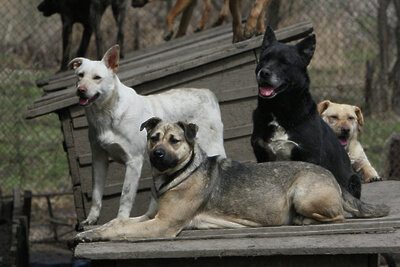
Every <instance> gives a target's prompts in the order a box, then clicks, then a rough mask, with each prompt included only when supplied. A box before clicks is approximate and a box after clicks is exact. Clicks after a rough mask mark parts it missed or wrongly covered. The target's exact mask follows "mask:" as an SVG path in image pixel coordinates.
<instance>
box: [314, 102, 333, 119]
mask: <svg viewBox="0 0 400 267" xmlns="http://www.w3.org/2000/svg"><path fill="white" fill-rule="evenodd" d="M330 104H331V101H329V100H324V101H322V102H320V103H318V105H317V109H318V114H319V115H320V116H321V115H322V113H323V112H324V111H325V110H326V109H327V108H328V107H329V105H330Z"/></svg>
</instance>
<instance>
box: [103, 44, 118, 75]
mask: <svg viewBox="0 0 400 267" xmlns="http://www.w3.org/2000/svg"><path fill="white" fill-rule="evenodd" d="M101 61H103V62H104V64H105V65H106V67H107V68H109V69H111V70H112V71H113V72H114V73H116V72H117V71H118V67H119V45H114V46H113V47H111V48H110V49H108V51H107V52H106V53H105V54H104V56H103V59H102V60H101Z"/></svg>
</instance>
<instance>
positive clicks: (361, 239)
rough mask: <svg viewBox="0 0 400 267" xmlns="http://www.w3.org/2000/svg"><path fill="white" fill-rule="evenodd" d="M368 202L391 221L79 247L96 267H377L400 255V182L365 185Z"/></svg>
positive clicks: (77, 251)
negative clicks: (386, 210)
mask: <svg viewBox="0 0 400 267" xmlns="http://www.w3.org/2000/svg"><path fill="white" fill-rule="evenodd" d="M362 190H363V191H362V195H363V196H362V200H364V201H367V202H370V203H386V204H387V205H389V206H390V207H391V212H390V214H389V216H387V217H384V218H378V219H348V220H347V222H346V223H340V224H321V225H311V226H280V227H261V228H246V229H223V230H191V231H183V232H182V233H181V234H180V235H179V236H178V237H176V238H172V239H140V240H121V241H113V242H98V243H86V244H79V245H78V246H77V247H76V249H75V254H74V255H75V257H78V258H85V259H91V260H93V265H94V266H128V265H130V264H132V265H133V264H138V266H168V265H171V266H188V264H194V265H195V266H216V265H218V266H230V267H231V266H377V264H378V254H379V253H400V181H384V182H376V183H371V184H365V185H363V189H362Z"/></svg>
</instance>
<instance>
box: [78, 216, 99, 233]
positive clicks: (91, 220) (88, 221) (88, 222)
mask: <svg viewBox="0 0 400 267" xmlns="http://www.w3.org/2000/svg"><path fill="white" fill-rule="evenodd" d="M96 223H97V218H89V217H88V218H87V219H86V220H84V221H82V222H80V223H77V224H76V225H75V230H76V231H77V232H82V231H83V230H85V229H84V228H85V226H88V225H95V224H96Z"/></svg>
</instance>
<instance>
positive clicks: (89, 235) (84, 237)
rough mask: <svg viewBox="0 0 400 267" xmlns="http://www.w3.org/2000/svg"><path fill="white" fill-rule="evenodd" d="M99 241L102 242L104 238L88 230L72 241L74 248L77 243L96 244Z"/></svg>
mask: <svg viewBox="0 0 400 267" xmlns="http://www.w3.org/2000/svg"><path fill="white" fill-rule="evenodd" d="M101 240H104V238H102V235H101V234H100V232H99V231H96V230H88V231H85V232H82V233H79V234H77V235H76V236H75V237H74V239H73V243H74V245H75V246H76V245H77V244H79V243H87V242H96V241H101Z"/></svg>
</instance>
